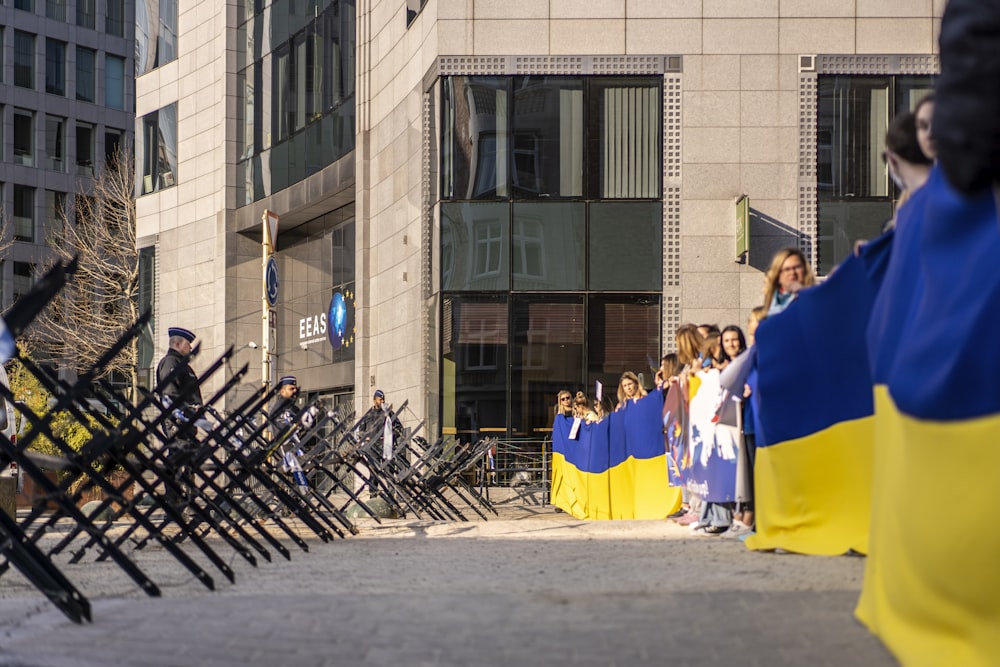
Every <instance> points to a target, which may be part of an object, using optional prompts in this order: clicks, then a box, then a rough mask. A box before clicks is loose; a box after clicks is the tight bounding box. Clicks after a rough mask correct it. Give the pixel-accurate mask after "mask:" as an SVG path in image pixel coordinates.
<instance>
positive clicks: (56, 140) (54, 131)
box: [45, 116, 66, 171]
mask: <svg viewBox="0 0 1000 667" xmlns="http://www.w3.org/2000/svg"><path fill="white" fill-rule="evenodd" d="M65 141H66V119H65V118H59V117H58V116H46V117H45V168H46V169H51V170H52V171H64V170H65V166H64V164H65V157H66V149H65Z"/></svg>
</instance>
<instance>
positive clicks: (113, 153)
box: [104, 127, 125, 165]
mask: <svg viewBox="0 0 1000 667" xmlns="http://www.w3.org/2000/svg"><path fill="white" fill-rule="evenodd" d="M124 147H125V131H124V130H116V129H114V128H111V127H109V128H107V129H105V131H104V164H106V165H111V164H113V163H114V162H115V160H117V159H119V151H121V150H122V149H124Z"/></svg>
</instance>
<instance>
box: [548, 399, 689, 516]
mask: <svg viewBox="0 0 1000 667" xmlns="http://www.w3.org/2000/svg"><path fill="white" fill-rule="evenodd" d="M662 410H663V394H661V393H660V392H653V393H651V394H649V395H648V396H645V397H643V398H641V399H639V400H638V401H637V402H635V403H629V404H627V405H626V407H625V408H624V409H623V410H621V411H619V412H614V413H612V414H611V415H609V416H608V417H607V418H605V419H604V420H603V421H601V422H598V423H595V424H585V423H581V424H580V425H579V428H578V430H577V433H576V434H575V435H576V437H575V438H573V439H571V438H570V437H569V436H570V434H571V432H572V430H573V420H572V419H569V418H567V417H564V416H562V415H559V416H556V419H555V422H554V423H553V425H552V490H551V502H552V504H553V505H555V506H556V507H559V508H560V509H563V510H565V511H566V512H567V513H569V514H571V515H573V516H574V517H576V518H577V519H662V518H665V517H666V516H667V515H668V514H671V513H673V512H675V511H677V509H678V508H679V507H680V505H681V494H680V489H678V488H674V487H668V485H667V457H666V449H665V448H664V441H663V425H662V423H663V422H662Z"/></svg>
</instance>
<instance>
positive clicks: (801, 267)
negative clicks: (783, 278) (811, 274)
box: [781, 264, 806, 273]
mask: <svg viewBox="0 0 1000 667" xmlns="http://www.w3.org/2000/svg"><path fill="white" fill-rule="evenodd" d="M805 268H806V267H805V266H804V265H802V264H796V265H795V266H786V267H784V268H782V269H781V272H782V273H791V272H792V271H803V270H805Z"/></svg>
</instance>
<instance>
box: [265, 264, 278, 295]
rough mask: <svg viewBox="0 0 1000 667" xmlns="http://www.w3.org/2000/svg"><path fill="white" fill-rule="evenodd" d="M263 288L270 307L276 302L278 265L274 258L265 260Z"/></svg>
mask: <svg viewBox="0 0 1000 667" xmlns="http://www.w3.org/2000/svg"><path fill="white" fill-rule="evenodd" d="M264 287H265V289H266V291H267V302H268V303H269V304H271V305H272V306H273V305H274V304H276V303H277V302H278V263H277V262H276V261H274V257H269V258H268V259H267V268H266V269H265V271H264Z"/></svg>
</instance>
